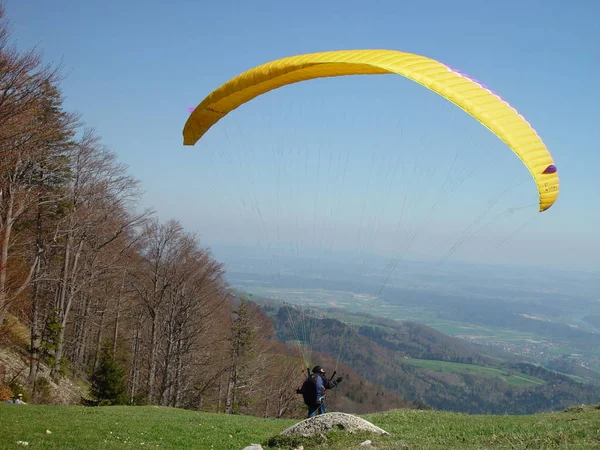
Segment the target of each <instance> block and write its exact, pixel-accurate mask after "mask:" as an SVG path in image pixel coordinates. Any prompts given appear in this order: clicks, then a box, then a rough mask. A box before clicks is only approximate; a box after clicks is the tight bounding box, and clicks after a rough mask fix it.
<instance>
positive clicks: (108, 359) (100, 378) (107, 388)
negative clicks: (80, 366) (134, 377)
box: [90, 344, 127, 406]
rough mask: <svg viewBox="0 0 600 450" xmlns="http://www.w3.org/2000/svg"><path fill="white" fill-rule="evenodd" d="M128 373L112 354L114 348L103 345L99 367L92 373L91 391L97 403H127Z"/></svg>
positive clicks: (102, 404) (101, 404)
mask: <svg viewBox="0 0 600 450" xmlns="http://www.w3.org/2000/svg"><path fill="white" fill-rule="evenodd" d="M125 376H126V373H125V370H124V369H123V367H122V366H121V365H120V364H119V363H118V361H117V360H116V359H115V358H114V356H113V354H112V348H111V346H110V345H108V344H106V345H104V346H103V347H102V352H101V354H100V360H99V362H98V367H97V368H96V371H95V372H94V374H93V375H92V379H91V382H92V386H91V388H90V393H91V394H92V397H93V398H94V400H95V402H96V404H97V405H100V406H104V405H124V404H127V395H126V392H127V383H126V378H125Z"/></svg>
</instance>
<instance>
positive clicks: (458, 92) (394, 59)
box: [183, 50, 559, 211]
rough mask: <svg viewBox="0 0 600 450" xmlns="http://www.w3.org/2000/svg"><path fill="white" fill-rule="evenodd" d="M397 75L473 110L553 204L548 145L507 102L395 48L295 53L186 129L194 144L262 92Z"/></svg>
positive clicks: (226, 91)
mask: <svg viewBox="0 0 600 450" xmlns="http://www.w3.org/2000/svg"><path fill="white" fill-rule="evenodd" d="M381 74H397V75H402V76H404V77H406V78H409V79H411V80H413V81H415V82H417V83H419V84H421V85H423V86H425V87H426V88H428V89H431V90H432V91H433V92H436V93H437V94H439V95H441V96H442V97H444V98H446V99H447V100H449V101H451V102H452V103H455V104H456V105H457V106H459V107H460V108H462V109H463V110H464V111H466V112H467V113H469V114H470V115H471V116H473V117H474V118H475V119H477V120H478V121H479V122H481V123H482V124H483V125H484V126H486V127H487V128H489V129H490V130H491V131H492V132H493V133H494V134H496V136H498V137H499V138H500V139H502V140H503V141H504V142H505V143H506V144H507V145H508V146H509V147H510V148H511V149H512V151H513V152H515V154H516V155H517V156H518V157H519V158H520V159H521V161H522V162H523V163H524V164H525V166H526V167H527V169H528V170H529V172H530V173H531V175H532V176H533V179H534V180H535V182H536V184H537V187H538V192H539V210H540V211H545V210H546V209H548V208H550V207H551V206H552V205H553V204H554V202H555V201H556V198H557V197H558V192H559V179H558V174H557V170H556V166H555V165H554V161H553V160H552V156H551V155H550V153H549V152H548V150H547V148H546V146H545V145H544V143H543V142H542V140H541V139H540V137H539V136H538V135H537V133H536V132H535V130H534V129H533V128H532V127H531V125H530V124H529V123H528V122H527V121H526V120H525V119H524V118H523V117H522V116H521V115H520V114H519V113H518V112H517V111H516V110H515V109H514V108H513V107H512V106H510V105H509V104H508V103H507V102H506V101H504V100H503V99H501V98H500V97H499V96H498V95H497V94H495V93H493V92H492V91H490V90H489V89H488V88H486V87H484V86H482V85H481V84H479V83H478V82H476V81H475V80H472V79H470V78H469V77H467V76H465V75H463V74H460V73H458V72H456V71H454V70H453V69H451V68H450V67H448V66H446V65H444V64H442V63H441V62H439V61H435V60H433V59H430V58H427V57H424V56H419V55H415V54H412V53H405V52H399V51H395V50H341V51H331V52H321V53H311V54H306V55H298V56H292V57H288V58H283V59H279V60H276V61H272V62H269V63H266V64H263V65H260V66H258V67H255V68H253V69H250V70H248V71H246V72H244V73H242V74H240V75H238V76H236V77H235V78H232V79H231V80H229V81H228V82H226V83H225V84H223V85H222V86H221V87H219V88H218V89H216V90H214V91H213V92H212V93H210V94H209V95H208V97H206V98H205V99H204V100H203V101H202V102H201V103H200V104H199V105H198V106H197V107H196V108H195V109H194V111H193V112H192V113H191V115H190V117H189V118H188V120H187V122H186V124H185V127H184V129H183V143H184V145H194V144H195V143H196V142H197V141H198V140H199V139H200V138H201V137H202V136H203V135H204V134H205V133H206V132H207V131H208V130H209V129H210V127H212V126H213V125H214V124H215V123H217V122H218V121H219V120H220V119H221V118H223V117H224V116H226V115H227V114H228V113H229V112H231V111H233V110H234V109H236V108H237V107H239V106H240V105H242V104H244V103H246V102H248V101H250V100H252V99H253V98H255V97H258V96H259V95H262V94H264V93H266V92H269V91H271V90H273V89H277V88H279V87H282V86H286V85H289V84H293V83H298V82H300V81H306V80H311V79H315V78H325V77H338V76H344V75H381Z"/></svg>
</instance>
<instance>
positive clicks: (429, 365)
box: [402, 359, 546, 387]
mask: <svg viewBox="0 0 600 450" xmlns="http://www.w3.org/2000/svg"><path fill="white" fill-rule="evenodd" d="M402 363H404V364H410V365H411V366H417V367H422V368H423V369H427V370H431V371H434V372H446V373H465V374H471V375H479V376H483V377H500V378H502V379H504V381H506V382H507V383H508V384H509V385H511V386H517V387H533V386H538V385H540V384H546V382H545V381H544V380H542V379H541V378H536V377H532V376H529V375H526V374H524V373H521V372H515V371H510V372H508V371H507V370H502V369H496V368H494V367H483V366H476V365H473V364H461V363H456V362H447V361H437V360H431V359H403V360H402Z"/></svg>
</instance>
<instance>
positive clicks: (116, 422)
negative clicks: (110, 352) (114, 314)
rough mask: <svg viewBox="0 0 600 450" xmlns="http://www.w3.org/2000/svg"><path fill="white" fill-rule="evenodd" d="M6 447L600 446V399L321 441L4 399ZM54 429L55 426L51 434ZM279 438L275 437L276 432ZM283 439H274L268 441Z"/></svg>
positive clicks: (439, 415) (247, 423)
mask: <svg viewBox="0 0 600 450" xmlns="http://www.w3.org/2000/svg"><path fill="white" fill-rule="evenodd" d="M0 417H2V420H1V421H0V448H19V446H18V445H17V444H16V443H17V441H25V442H28V443H29V448H44V449H64V448H69V449H116V448H120V449H121V448H122V449H125V448H160V449H180V448H187V449H193V448H197V449H211V448H214V449H232V450H239V449H242V448H244V447H245V446H246V445H248V444H250V443H260V444H262V445H263V447H264V448H265V449H267V448H281V449H291V448H294V446H298V445H299V444H303V445H304V448H311V449H313V448H328V449H347V448H359V447H358V444H359V443H360V442H363V441H364V440H366V439H371V440H372V441H373V444H374V445H375V447H376V448H378V449H390V450H391V449H399V448H410V449H442V448H443V449H454V448H456V449H475V448H476V449H483V448H531V449H533V448H544V449H548V448H578V449H588V448H589V449H592V448H598V446H599V445H600V429H599V428H598V424H599V423H600V405H598V406H596V407H580V408H573V409H572V410H570V411H567V412H556V413H549V414H537V415H531V416H469V415H464V414H454V413H448V412H439V411H438V412H436V411H417V410H407V409H404V410H394V411H388V412H385V413H380V414H370V415H366V416H363V417H364V418H366V419H367V420H369V421H371V422H372V423H374V424H375V425H377V426H380V427H382V428H384V429H385V430H387V431H388V432H390V433H391V435H390V436H384V437H381V436H374V435H364V434H361V435H348V434H346V433H343V432H334V433H332V434H330V435H329V436H327V440H326V441H324V440H323V439H322V438H318V439H314V440H306V439H305V440H285V439H280V438H277V435H278V433H279V432H281V431H282V430H284V429H285V428H287V427H289V426H290V425H292V424H293V423H296V421H294V420H289V419H285V420H284V419H259V418H256V417H250V416H235V415H225V414H210V413H200V412H194V411H187V410H178V409H172V408H162V407H151V406H148V407H100V408H86V407H81V406H31V405H27V406H17V405H6V404H3V405H0ZM46 430H49V431H50V432H51V433H50V434H47V433H46ZM272 438H275V439H272ZM269 442H271V444H275V443H276V442H277V443H278V444H279V446H276V445H271V446H269V445H268V443H269Z"/></svg>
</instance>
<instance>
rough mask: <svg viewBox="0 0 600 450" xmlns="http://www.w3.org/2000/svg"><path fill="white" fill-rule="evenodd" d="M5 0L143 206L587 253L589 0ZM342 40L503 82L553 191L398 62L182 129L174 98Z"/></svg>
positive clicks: (592, 216) (283, 229) (598, 161)
mask: <svg viewBox="0 0 600 450" xmlns="http://www.w3.org/2000/svg"><path fill="white" fill-rule="evenodd" d="M5 6H6V10H7V13H8V17H9V19H10V20H11V21H12V26H13V38H14V39H16V41H17V43H18V46H19V47H20V48H29V47H31V46H34V45H39V48H40V49H42V50H43V51H44V56H45V58H46V59H47V60H48V61H55V62H58V61H60V60H61V59H62V62H63V64H64V66H65V69H66V70H67V71H68V72H69V76H68V78H67V79H66V80H65V82H64V83H63V87H64V94H65V96H66V104H65V106H66V107H67V108H68V109H71V110H77V111H80V112H81V113H82V114H83V118H84V120H85V121H86V122H87V123H88V124H89V125H90V126H94V127H96V128H97V130H98V132H99V134H100V135H101V136H102V137H103V139H104V141H105V143H106V144H107V145H108V146H109V147H110V148H112V149H113V150H114V151H116V152H117V153H118V154H119V157H120V159H121V160H122V161H124V162H125V163H127V164H128V165H129V166H130V170H131V173H132V174H133V175H135V176H136V177H137V178H139V179H140V180H141V181H142V185H143V188H144V189H145V190H146V194H145V197H144V204H146V205H151V206H153V207H154V208H155V209H156V211H157V213H158V214H159V216H160V217H161V218H165V219H166V218H169V217H177V218H179V219H181V220H182V222H183V223H184V225H185V226H186V227H187V228H189V229H190V230H194V231H197V232H198V233H199V235H200V237H201V240H202V242H203V244H204V245H208V246H212V247H218V246H220V245H224V244H236V245H237V244H248V245H250V246H253V245H254V246H255V248H257V249H260V250H261V251H262V252H266V253H264V254H271V253H272V252H275V251H276V252H280V253H281V254H283V253H284V252H285V253H294V252H297V253H299V252H300V251H302V250H303V249H309V248H315V247H316V248H318V249H321V250H323V249H326V250H328V251H333V250H334V249H356V248H359V249H362V250H364V251H369V252H371V251H372V252H381V251H383V252H387V253H389V252H390V250H393V251H395V252H396V253H395V254H397V255H400V254H405V255H407V256H411V257H421V258H433V259H436V258H445V257H448V258H458V259H464V260H471V261H486V262H503V263H504V262H515V263H527V264H538V265H553V266H562V267H569V268H573V267H579V268H586V269H596V270H597V268H598V267H600V256H599V255H600V232H599V231H598V230H599V228H598V223H599V222H600V200H599V198H600V197H599V196H598V187H599V186H600V184H599V183H600V181H599V179H598V173H599V169H600V145H599V144H598V143H599V142H600V125H599V123H600V89H598V87H597V86H598V81H597V78H598V73H600V45H599V43H600V22H599V21H598V17H600V2H598V1H597V0H577V1H573V2H566V1H563V0H539V1H538V0H505V1H502V2H498V1H492V0H489V1H486V0H477V1H467V0H456V1H452V2H449V1H446V0H431V1H427V2H412V1H411V2H409V1H400V0H390V1H383V0H372V1H352V0H346V1H341V0H339V1H338V0H335V1H301V2H285V1H275V0H272V1H259V0H254V1H246V0H235V1H233V0H230V1H227V0H219V1H213V2H209V1H192V0H188V1H182V0H173V1H170V2H167V1H160V2H159V1H153V0H144V1H141V0H139V1H138V0H112V1H111V0H103V1H100V0H87V1H75V0H70V1H67V0H56V1H53V2H47V1H34V0H6V1H5ZM353 48H387V49H395V50H401V51H407V52H413V53H418V54H422V55H426V56H429V57H432V58H435V59H438V60H440V61H442V62H444V63H446V64H448V65H450V66H452V67H455V68H458V69H460V70H461V71H462V72H465V73H467V74H469V75H471V76H473V77H475V78H477V79H479V80H481V81H482V82H484V83H485V84H486V85H487V86H489V87H490V88H491V89H493V90H494V91H496V92H498V93H499V94H500V95H502V97H503V98H505V99H506V100H507V101H508V102H509V103H511V104H512V105H513V106H515V107H516V108H517V109H518V110H519V112H521V113H522V114H523V115H524V116H525V117H526V118H527V119H528V121H529V122H530V123H531V124H532V125H533V126H534V128H535V129H536V130H537V131H538V133H539V134H540V136H541V137H542V139H543V140H544V141H545V143H546V144H547V146H548V148H549V149H550V151H551V153H552V154H553V156H554V158H555V161H556V164H557V166H558V168H559V174H560V179H561V194H560V197H559V199H558V201H557V203H556V204H555V205H554V206H553V207H552V208H551V209H550V210H549V211H547V212H545V213H543V214H538V213H537V192H536V189H535V185H534V184H533V181H532V180H531V178H530V176H529V174H528V173H527V172H526V170H525V169H524V167H523V166H522V165H521V163H520V162H519V161H518V159H517V158H516V157H515V156H514V154H512V152H511V151H510V150H509V149H508V148H507V147H506V146H505V145H504V144H502V143H501V142H500V141H499V140H498V139H497V138H496V137H495V136H493V135H492V134H491V133H490V132H489V131H487V130H486V129H484V128H483V127H482V126H481V125H479V124H478V123H477V122H476V121H475V120H473V119H472V118H471V117H469V116H468V115H467V114H465V113H464V112H462V111H460V110H459V109H458V108H456V107H455V106H453V105H451V104H449V103H448V102H446V101H445V100H443V99H442V98H441V97H438V96H436V95H434V94H432V93H431V92H429V91H427V90H426V89H424V88H422V87H421V86H419V85H417V84H415V83H412V82H409V81H408V80H405V79H403V78H400V77H393V76H389V77H388V76H385V77H348V78H345V79H335V80H321V81H314V82H307V83H302V84H300V85H295V86H290V87H287V88H284V89H280V90H277V91H274V92H272V93H269V94H268V95H265V96H264V97H261V98H259V99H256V100H255V101H253V102H251V103H249V104H247V105H245V106H244V107H242V108H240V109H239V110H238V111H236V112H234V113H232V114H231V115H230V116H228V117H226V118H225V119H224V120H223V121H221V122H220V123H219V124H218V125H217V126H215V127H214V129H212V130H211V131H210V132H209V133H208V134H207V135H206V137H205V139H203V140H202V141H200V142H199V143H198V144H197V145H196V146H195V147H183V145H182V136H181V132H182V129H183V125H184V123H185V120H186V119H187V116H188V112H187V107H188V106H194V105H196V104H198V103H199V102H200V101H201V100H202V99H203V98H204V96H205V95H207V94H208V93H209V92H210V91H212V90H213V89H214V88H216V87H218V86H219V85H220V84H222V83H223V82H225V81H227V79H229V78H231V77H233V76H235V75H237V74H238V73H240V72H242V71H244V70H246V69H249V68H251V67H253V66H255V65H258V64H261V63H264V62H267V61H270V60H272V59H276V58H280V57H284V56H290V55H294V54H298V53H307V52H313V51H324V50H336V49H353ZM461 181H462V184H460V185H458V184H455V183H458V182H461ZM449 186H454V188H453V190H452V191H450V190H449V189H448V187H449ZM488 207H489V208H488ZM405 249H410V250H405ZM454 249H456V253H455V252H454ZM404 252H406V253H404ZM217 256H218V255H217Z"/></svg>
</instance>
